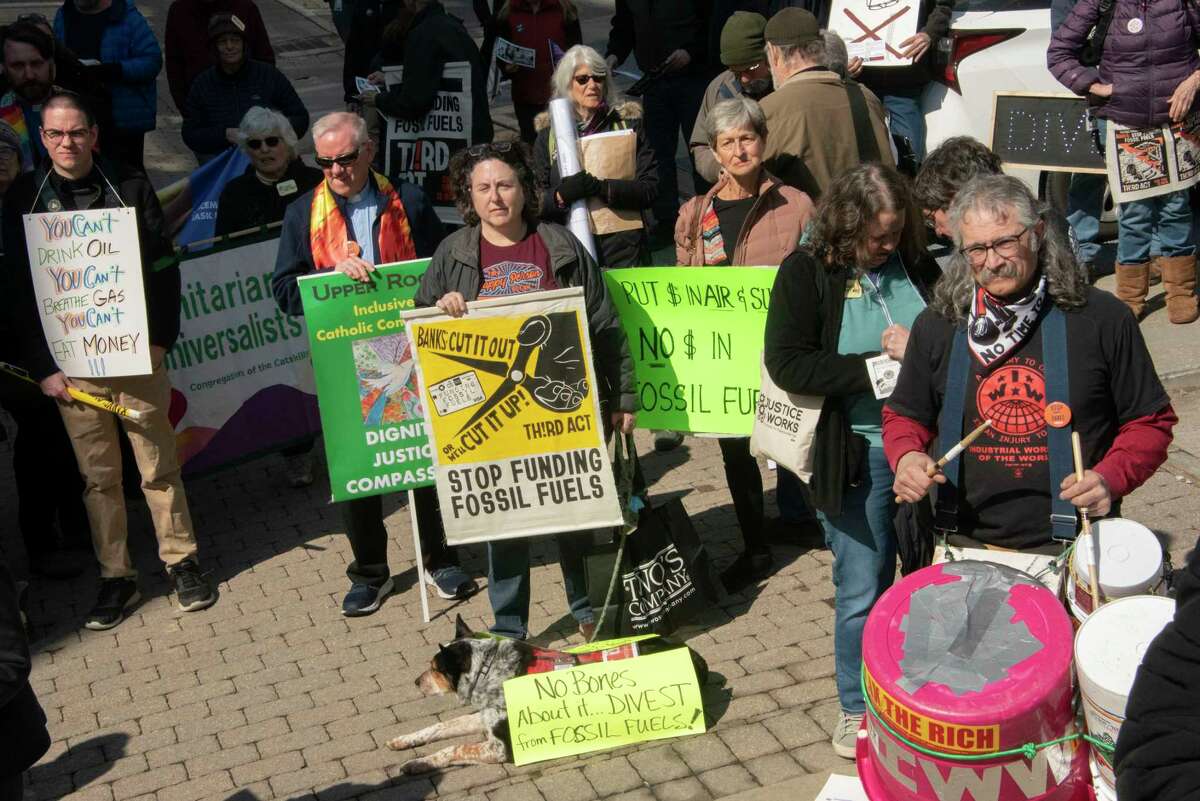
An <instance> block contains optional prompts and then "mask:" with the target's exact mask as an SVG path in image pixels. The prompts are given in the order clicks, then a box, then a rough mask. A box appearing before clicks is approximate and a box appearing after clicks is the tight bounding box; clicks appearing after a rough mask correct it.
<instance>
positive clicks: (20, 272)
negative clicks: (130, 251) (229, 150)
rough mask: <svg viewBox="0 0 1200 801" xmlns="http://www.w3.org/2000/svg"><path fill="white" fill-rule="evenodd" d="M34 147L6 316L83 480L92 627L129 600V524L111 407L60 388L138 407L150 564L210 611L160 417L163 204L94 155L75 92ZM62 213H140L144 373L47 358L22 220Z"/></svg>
mask: <svg viewBox="0 0 1200 801" xmlns="http://www.w3.org/2000/svg"><path fill="white" fill-rule="evenodd" d="M42 121H43V123H44V127H43V129H42V131H41V138H42V144H43V146H44V147H45V148H46V149H47V151H48V152H49V157H50V162H51V168H50V169H49V171H45V170H44V168H39V169H38V170H37V171H36V172H34V173H26V174H24V175H22V176H21V177H19V178H18V179H17V180H16V182H15V183H14V184H13V186H12V188H11V189H9V192H8V196H7V197H6V199H5V205H4V239H5V241H7V242H8V243H9V246H8V257H9V270H8V276H7V278H8V280H9V281H10V282H11V283H12V287H11V290H10V292H8V293H6V295H8V296H9V298H8V302H9V304H10V307H9V313H10V314H11V315H12V316H13V317H14V318H15V324H14V328H15V329H16V331H17V335H18V337H19V340H20V341H19V347H20V351H21V363H22V365H23V366H24V367H25V368H26V369H27V370H28V371H29V373H30V374H31V375H32V376H33V378H35V379H36V380H38V381H39V382H40V383H41V386H42V392H44V393H45V394H46V395H48V396H50V397H52V398H55V399H57V400H58V401H59V411H60V413H61V414H62V418H63V422H64V424H65V425H66V429H67V433H68V435H69V436H70V437H71V444H72V446H73V447H74V448H75V458H76V459H77V460H78V462H79V469H80V471H81V472H82V473H83V476H84V480H85V481H86V483H87V489H86V493H85V495H84V504H85V505H86V506H87V511H88V519H89V520H90V522H91V529H92V541H93V545H94V547H95V551H96V558H97V560H98V561H99V562H100V593H99V597H98V599H97V601H96V606H95V607H94V608H93V610H92V612H91V613H90V614H89V615H88V618H87V622H86V623H85V625H86V626H87V628H89V629H96V630H102V629H109V628H112V627H113V626H116V625H117V624H119V623H120V622H121V620H122V619H123V618H124V616H125V614H126V612H127V611H128V609H129V608H130V607H131V606H133V604H135V603H136V602H137V601H138V598H139V596H138V587H137V578H136V577H137V573H136V572H135V571H134V569H133V563H132V562H131V561H130V558H129V546H128V542H127V539H128V521H127V519H126V514H125V498H124V495H123V494H122V491H121V465H120V457H119V455H118V454H119V450H118V444H117V438H118V436H119V435H118V433H117V427H116V421H115V419H114V418H113V416H112V413H111V412H107V411H102V410H100V409H97V408H95V407H92V406H88V405H85V404H82V403H78V402H76V401H73V400H72V399H71V395H70V394H69V392H68V388H70V387H72V386H75V387H78V388H79V389H81V390H83V391H85V392H89V393H91V394H93V395H96V396H98V397H100V398H104V399H107V400H111V401H113V402H115V403H117V404H120V405H121V406H125V407H126V408H129V409H134V410H137V411H139V412H141V414H142V417H141V418H140V419H139V420H138V421H137V422H136V423H134V422H132V421H123V425H124V426H125V432H126V434H127V435H128V437H129V439H130V443H131V444H132V445H133V452H134V455H135V456H136V457H137V463H138V469H139V471H140V472H141V475H142V492H143V494H144V495H145V498H146V505H147V506H148V507H149V509H150V516H151V519H152V520H153V522H154V530H155V534H156V535H157V536H158V544H159V548H158V554H159V558H161V559H162V561H163V562H164V563H165V564H166V566H167V572H168V573H169V574H170V576H171V578H172V579H173V581H174V585H175V593H176V603H177V604H178V606H179V609H180V610H181V611H184V612H192V611H196V610H198V609H203V608H205V607H208V606H211V605H212V604H213V603H214V602H215V601H216V595H215V594H214V593H213V591H212V589H211V588H210V587H209V585H208V582H207V581H206V579H205V578H204V575H203V574H202V573H201V572H200V566H199V563H198V562H197V547H196V535H195V533H194V531H193V528H192V519H191V515H190V514H189V512H188V504H187V497H186V496H185V495H184V490H183V482H182V481H181V480H180V477H179V463H178V461H177V459H176V454H175V432H174V430H173V429H172V427H171V423H170V421H169V420H168V419H167V411H168V407H169V406H170V395H171V385H170V382H169V381H168V379H167V373H166V368H165V367H164V366H163V357H164V355H165V354H166V351H168V350H170V348H171V346H172V345H173V344H174V342H175V339H176V337H177V336H178V335H179V308H180V296H179V293H180V279H179V268H178V264H177V262H176V260H175V254H174V250H173V248H172V246H171V242H170V240H169V239H168V238H167V236H166V234H165V231H164V230H163V216H162V209H161V208H159V205H158V198H157V197H156V196H155V194H154V190H153V188H152V187H151V186H150V182H149V181H148V180H146V177H145V174H144V173H141V172H139V171H137V170H133V169H132V168H129V167H124V166H121V165H113V164H111V163H110V164H102V163H100V162H98V161H96V160H95V159H94V158H93V154H92V148H93V146H94V145H95V144H96V139H97V137H98V132H97V130H96V126H95V119H94V118H93V117H92V116H91V114H90V112H89V111H88V110H87V108H86V105H85V104H84V103H83V101H82V100H81V99H80V98H79V97H78V96H77V95H72V94H69V93H60V94H55V95H52V96H51V97H50V98H49V99H48V100H47V101H46V103H45V105H44V106H43V107H42ZM52 206H53V207H57V208H61V209H68V210H85V209H104V208H120V207H122V206H125V207H132V208H133V209H134V210H135V211H136V213H137V230H138V240H139V244H140V248H141V262H142V263H141V268H142V273H143V282H144V285H145V289H146V310H147V314H148V317H149V341H150V357H151V362H152V364H153V370H154V371H153V373H151V374H149V375H143V376H128V377H122V378H111V379H107V380H104V379H100V380H93V379H83V378H78V377H76V378H70V379H68V378H67V377H66V376H64V375H63V372H62V371H61V370H59V369H58V367H57V365H56V364H55V362H54V358H53V357H52V356H51V353H50V349H49V346H48V345H47V343H46V338H45V336H44V335H43V333H42V326H41V322H40V319H39V314H38V309H37V300H36V298H35V295H34V290H33V282H32V277H31V275H30V271H29V254H28V251H27V248H26V241H25V227H24V225H23V224H22V221H21V216H22V215H23V214H25V213H27V212H28V211H30V210H32V211H33V212H35V213H40V212H45V211H47V210H48V209H49V208H51V207H52Z"/></svg>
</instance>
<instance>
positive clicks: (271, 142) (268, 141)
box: [246, 136, 357, 166]
mask: <svg viewBox="0 0 1200 801" xmlns="http://www.w3.org/2000/svg"><path fill="white" fill-rule="evenodd" d="M280 141H281V140H280V138H279V137H278V136H268V137H265V138H263V139H247V140H246V147H248V148H250V149H251V150H258V149H259V148H260V147H262V146H263V145H266V146H267V147H277V146H278V145H279V142H280ZM355 155H356V156H357V154H355ZM317 163H318V164H320V163H321V162H320V161H319V160H318V161H317ZM322 166H324V165H322Z"/></svg>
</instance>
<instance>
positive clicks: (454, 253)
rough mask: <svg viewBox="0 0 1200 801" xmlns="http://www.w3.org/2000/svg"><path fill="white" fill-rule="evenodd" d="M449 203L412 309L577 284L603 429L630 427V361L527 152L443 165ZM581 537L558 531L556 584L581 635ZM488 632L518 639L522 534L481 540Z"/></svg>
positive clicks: (525, 557)
mask: <svg viewBox="0 0 1200 801" xmlns="http://www.w3.org/2000/svg"><path fill="white" fill-rule="evenodd" d="M450 180H451V183H452V185H453V186H454V192H455V201H456V203H457V205H458V210H459V213H461V214H462V217H463V221H464V222H465V223H466V224H465V225H464V226H463V227H462V228H460V229H459V230H458V231H456V232H454V233H453V234H451V235H450V236H448V237H446V239H444V240H443V241H442V243H441V244H440V245H439V246H438V249H437V251H436V252H435V253H434V254H433V260H432V261H431V262H430V263H429V269H428V270H426V271H425V275H424V276H423V277H422V278H421V286H420V289H419V290H418V291H417V296H416V305H417V306H435V305H436V306H437V307H438V308H439V309H441V310H442V312H444V313H445V314H448V315H450V316H451V317H461V316H462V315H464V314H466V313H467V302H468V301H472V300H477V299H479V298H491V297H503V296H510V295H519V294H525V293H528V292H539V291H542V290H547V289H558V288H562V287H582V288H583V299H584V304H585V306H586V307H587V314H588V329H589V332H590V334H591V340H592V358H593V361H594V366H595V374H596V380H597V384H598V386H597V390H598V391H599V393H600V408H601V414H602V415H604V416H605V422H606V427H607V425H611V426H612V427H613V428H614V429H619V430H621V431H622V432H624V433H629V432H630V431H632V430H633V423H634V416H633V411H634V408H635V406H634V385H633V360H632V359H631V357H630V355H629V344H628V342H627V341H626V339H625V333H624V331H622V330H621V325H620V322H619V321H618V320H617V315H616V312H615V311H614V310H613V306H612V303H611V301H610V300H609V296H608V290H607V289H606V288H605V285H604V280H603V278H602V277H601V275H600V268H599V267H597V266H596V262H595V261H594V260H593V259H592V257H591V256H590V255H588V252H587V251H586V250H584V249H583V246H582V245H581V244H579V240H577V239H576V238H575V237H574V236H573V235H572V234H571V232H570V231H568V230H567V229H566V228H563V227H562V226H561V225H555V224H554V223H549V222H540V221H539V208H538V206H539V194H538V190H537V184H536V182H535V180H534V177H533V168H532V167H531V166H530V162H529V154H528V149H527V148H526V146H525V145H524V144H523V143H520V142H494V143H491V144H483V145H475V146H474V147H470V148H468V149H466V150H463V151H460V152H459V153H457V154H456V155H455V156H454V158H453V159H452V160H451V162H450ZM589 536H590V535H589V534H588V533H582V534H580V533H565V534H559V535H558V537H557V540H558V549H559V563H560V564H561V566H562V571H563V587H564V589H565V590H566V592H567V603H568V605H569V606H570V609H571V614H572V616H574V618H575V620H576V622H577V623H578V624H579V631H580V633H581V634H583V635H584V638H585V639H590V638H591V634H592V632H593V631H595V616H594V614H593V613H592V606H591V603H590V602H589V601H588V593H587V581H586V574H585V572H584V555H585V550H586V546H587V543H588V537H589ZM488 562H489V567H488V598H489V600H490V601H491V603H492V612H493V614H494V615H495V619H496V622H495V624H494V625H493V626H492V631H493V632H495V633H496V634H503V635H506V636H509V637H515V638H517V639H524V638H525V637H526V636H527V635H528V633H529V632H528V624H529V540H528V539H510V540H502V541H498V542H489V543H488Z"/></svg>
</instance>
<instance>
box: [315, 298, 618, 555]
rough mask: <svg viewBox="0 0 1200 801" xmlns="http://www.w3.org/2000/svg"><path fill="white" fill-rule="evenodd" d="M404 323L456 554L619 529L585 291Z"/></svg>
mask: <svg viewBox="0 0 1200 801" xmlns="http://www.w3.org/2000/svg"><path fill="white" fill-rule="evenodd" d="M404 318H405V320H406V322H407V323H408V330H409V332H410V335H411V337H412V341H413V342H414V343H415V351H414V352H415V355H416V361H417V371H418V373H419V375H420V379H419V382H420V386H421V392H422V400H423V401H424V404H425V408H426V409H427V410H428V414H429V416H428V428H429V435H430V440H431V441H432V444H433V458H434V467H435V472H436V476H437V492H438V501H439V503H440V505H441V508H442V521H443V524H444V526H445V531H446V542H447V543H448V544H450V545H462V544H464V543H469V542H485V541H488V540H501V539H511V538H514V537H527V536H532V535H540V534H554V533H558V532H562V531H578V530H581V529H589V528H599V527H603V526H616V525H620V524H621V522H622V518H621V506H620V502H619V501H618V500H617V492H616V486H615V482H614V480H613V472H612V466H611V464H610V463H609V460H608V452H607V450H606V448H605V446H604V432H603V430H602V426H601V425H600V401H599V398H598V395H597V392H596V376H595V373H594V369H593V366H592V348H591V342H590V340H589V338H588V330H587V313H586V311H585V308H584V304H583V290H582V289H579V288H572V289H558V290H553V291H550V292H538V293H533V294H529V295H522V296H520V297H508V298H496V299H489V300H482V301H476V302H473V303H470V304H468V312H467V314H466V315H465V316H463V317H460V318H458V319H452V318H450V317H447V316H446V315H444V314H442V313H441V312H440V311H438V310H437V309H419V310H416V311H412V312H406V313H405V315H404ZM310 324H311V321H310Z"/></svg>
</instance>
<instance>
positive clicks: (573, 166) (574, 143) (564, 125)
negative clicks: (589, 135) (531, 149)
mask: <svg viewBox="0 0 1200 801" xmlns="http://www.w3.org/2000/svg"><path fill="white" fill-rule="evenodd" d="M550 125H551V128H552V130H553V131H554V141H555V153H556V154H557V155H558V175H559V177H560V178H567V177H569V176H572V175H574V174H575V173H577V172H579V170H580V167H579V145H578V141H579V139H578V137H576V136H575V109H574V107H573V106H572V104H571V101H570V100H568V99H566V98H565V97H560V98H558V99H557V100H551V101H550ZM567 228H569V229H570V230H571V233H573V234H575V238H576V239H578V240H579V241H580V242H581V243H582V244H583V246H584V248H586V249H587V252H588V253H590V254H592V258H593V259H595V258H597V256H596V241H595V239H593V238H592V222H591V220H590V219H589V218H588V210H587V201H584V200H576V201H575V202H574V203H572V204H571V213H570V216H569V217H568V218H567Z"/></svg>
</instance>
